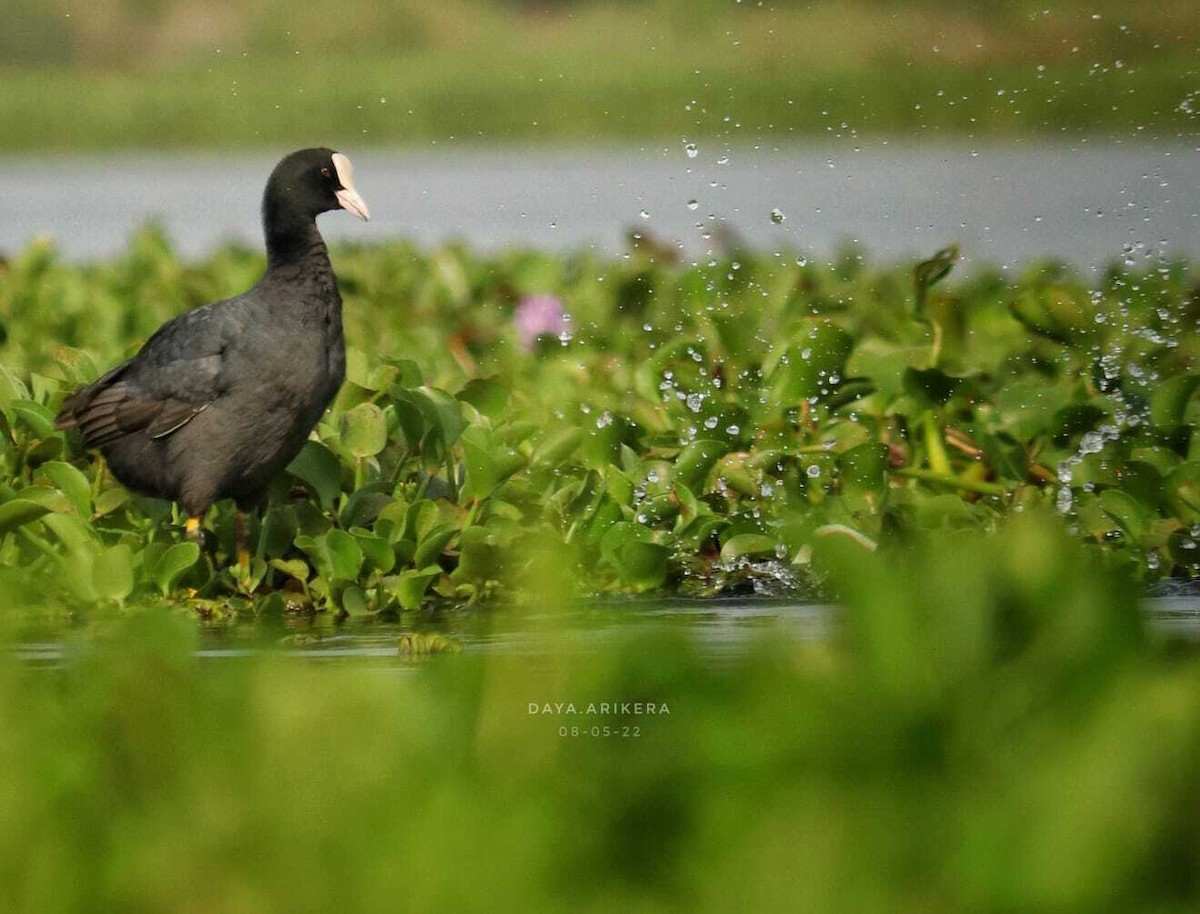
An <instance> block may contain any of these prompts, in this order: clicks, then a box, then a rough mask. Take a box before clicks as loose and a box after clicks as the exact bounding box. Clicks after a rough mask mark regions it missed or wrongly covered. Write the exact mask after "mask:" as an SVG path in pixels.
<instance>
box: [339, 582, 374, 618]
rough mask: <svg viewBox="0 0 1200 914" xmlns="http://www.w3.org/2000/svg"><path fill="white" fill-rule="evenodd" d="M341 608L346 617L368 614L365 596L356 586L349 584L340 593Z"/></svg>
mask: <svg viewBox="0 0 1200 914" xmlns="http://www.w3.org/2000/svg"><path fill="white" fill-rule="evenodd" d="M340 603H341V608H342V612H344V613H345V614H346V615H348V616H365V615H367V614H368V613H369V612H370V606H369V605H368V603H367V595H366V594H365V593H364V592H363V589H362V588H361V587H359V586H358V585H357V584H351V585H350V586H349V587H347V588H346V589H345V590H343V591H342V597H341V601H340Z"/></svg>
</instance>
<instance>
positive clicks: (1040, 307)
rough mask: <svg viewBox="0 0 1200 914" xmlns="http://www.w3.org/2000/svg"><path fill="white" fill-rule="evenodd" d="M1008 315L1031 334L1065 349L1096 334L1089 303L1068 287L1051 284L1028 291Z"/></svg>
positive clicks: (1018, 298)
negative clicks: (1049, 340)
mask: <svg viewBox="0 0 1200 914" xmlns="http://www.w3.org/2000/svg"><path fill="white" fill-rule="evenodd" d="M1009 311H1011V312H1012V315H1013V316H1014V317H1015V318H1016V319H1017V320H1019V321H1020V322H1021V323H1022V324H1024V325H1025V326H1026V327H1027V328H1029V329H1030V330H1032V331H1033V332H1034V333H1037V334H1039V335H1041V336H1044V337H1046V338H1047V339H1051V340H1054V341H1055V342H1057V343H1062V344H1064V345H1068V346H1070V345H1074V344H1076V343H1078V342H1080V341H1082V340H1083V339H1085V338H1087V337H1089V336H1092V335H1094V334H1095V332H1096V323H1095V321H1094V320H1092V319H1091V300H1090V299H1089V298H1088V297H1087V295H1086V293H1084V292H1083V291H1082V290H1079V289H1076V288H1074V287H1072V286H1067V285H1063V284H1052V285H1047V286H1042V287H1040V288H1037V289H1029V290H1027V291H1025V292H1022V293H1021V294H1020V295H1018V296H1017V298H1016V299H1015V300H1013V302H1012V303H1011V304H1010V305H1009Z"/></svg>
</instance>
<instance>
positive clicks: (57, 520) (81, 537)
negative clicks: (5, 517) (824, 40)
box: [0, 502, 96, 574]
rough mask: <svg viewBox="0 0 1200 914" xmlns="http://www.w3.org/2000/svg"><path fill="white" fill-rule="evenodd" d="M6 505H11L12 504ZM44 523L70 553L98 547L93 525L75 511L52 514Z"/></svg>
mask: <svg viewBox="0 0 1200 914" xmlns="http://www.w3.org/2000/svg"><path fill="white" fill-rule="evenodd" d="M5 504H11V502H6V503H5ZM2 507H3V505H0V508H2ZM68 511H69V509H68ZM42 523H44V524H45V525H46V527H47V528H48V529H49V530H50V532H51V533H53V534H54V536H55V537H56V538H57V539H58V541H59V542H60V543H62V544H63V546H64V547H65V548H66V551H67V552H68V553H72V552H88V553H91V551H92V550H93V549H95V547H96V532H95V530H94V529H93V527H92V526H91V524H89V523H87V522H86V521H85V520H84V519H83V518H81V517H80V516H79V515H78V514H76V513H75V512H74V511H69V513H58V512H51V513H49V514H46V516H45V517H43V518H42ZM89 574H90V572H89Z"/></svg>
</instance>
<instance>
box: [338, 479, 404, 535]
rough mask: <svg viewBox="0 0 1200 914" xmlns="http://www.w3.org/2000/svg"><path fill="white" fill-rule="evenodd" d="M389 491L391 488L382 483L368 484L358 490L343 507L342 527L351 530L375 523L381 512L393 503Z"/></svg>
mask: <svg viewBox="0 0 1200 914" xmlns="http://www.w3.org/2000/svg"><path fill="white" fill-rule="evenodd" d="M389 489H390V486H389V485H388V484H387V483H382V482H373V483H368V484H367V485H365V486H363V487H362V488H361V489H356V490H355V491H354V493H353V494H352V495H351V496H350V497H349V498H347V499H346V503H345V504H344V505H343V506H342V512H341V526H342V527H344V528H346V529H350V528H351V527H368V526H370V525H371V524H372V523H374V522H375V519H376V518H377V517H378V516H379V514H380V512H381V511H383V509H384V508H386V507H387V506H388V505H390V504H392V503H393V499H392V496H391V495H390V494H389Z"/></svg>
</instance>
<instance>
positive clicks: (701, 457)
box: [675, 439, 729, 492]
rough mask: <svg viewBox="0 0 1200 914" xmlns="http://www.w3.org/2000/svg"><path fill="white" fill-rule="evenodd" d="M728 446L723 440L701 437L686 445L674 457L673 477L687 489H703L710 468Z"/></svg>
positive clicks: (715, 463) (726, 450) (700, 490)
mask: <svg viewBox="0 0 1200 914" xmlns="http://www.w3.org/2000/svg"><path fill="white" fill-rule="evenodd" d="M728 450H729V448H728V445H726V443H725V442H724V441H716V440H713V439H701V440H699V441H693V442H692V443H691V444H689V445H687V446H686V447H685V448H684V449H683V450H682V451H680V452H679V456H677V457H676V458H675V479H676V480H678V481H679V482H680V483H681V484H682V485H684V486H687V487H688V488H689V489H692V490H694V491H698V492H704V491H705V485H704V484H705V481H706V480H707V479H708V476H709V474H710V473H711V472H712V468H713V467H714V466H716V465H717V461H718V460H719V459H720V458H721V457H723V456H724V455H725V454H726V453H727V452H728Z"/></svg>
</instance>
